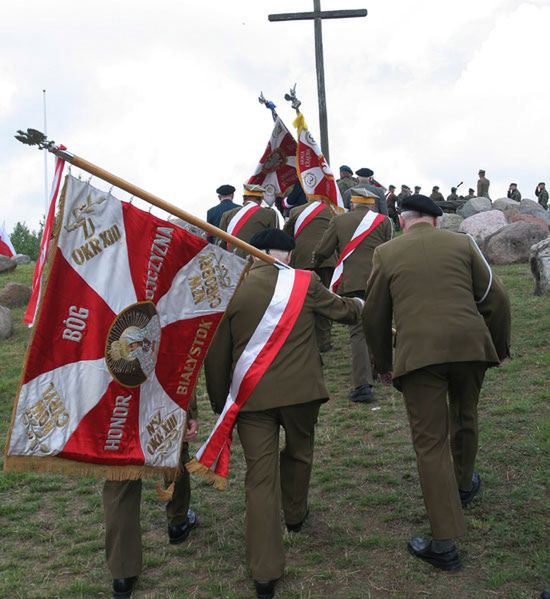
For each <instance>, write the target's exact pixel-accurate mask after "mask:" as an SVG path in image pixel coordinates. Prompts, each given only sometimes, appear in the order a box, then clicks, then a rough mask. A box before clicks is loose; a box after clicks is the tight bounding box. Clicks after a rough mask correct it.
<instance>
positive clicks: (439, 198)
mask: <svg viewBox="0 0 550 599" xmlns="http://www.w3.org/2000/svg"><path fill="white" fill-rule="evenodd" d="M430 200H432V202H444V201H445V197H444V196H443V194H442V193H441V192H440V191H439V186H438V185H434V186H433V188H432V193H431V194H430Z"/></svg>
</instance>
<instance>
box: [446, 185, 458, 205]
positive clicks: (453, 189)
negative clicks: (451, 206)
mask: <svg viewBox="0 0 550 599" xmlns="http://www.w3.org/2000/svg"><path fill="white" fill-rule="evenodd" d="M457 201H458V194H457V193H456V187H451V193H450V194H449V195H448V196H447V202H457Z"/></svg>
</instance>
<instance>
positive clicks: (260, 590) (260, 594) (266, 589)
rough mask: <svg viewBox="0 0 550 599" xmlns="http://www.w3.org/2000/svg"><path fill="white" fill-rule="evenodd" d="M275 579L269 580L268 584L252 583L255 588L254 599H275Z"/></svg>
mask: <svg viewBox="0 0 550 599" xmlns="http://www.w3.org/2000/svg"><path fill="white" fill-rule="evenodd" d="M277 580H278V579H277V578H276V579H275V580H270V581H269V582H258V581H257V580H255V581H254V586H255V587H256V597H257V598H258V599H273V597H275V584H276V583H277Z"/></svg>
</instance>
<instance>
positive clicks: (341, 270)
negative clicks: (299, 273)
mask: <svg viewBox="0 0 550 599" xmlns="http://www.w3.org/2000/svg"><path fill="white" fill-rule="evenodd" d="M351 192H352V195H351V198H350V199H351V212H348V213H346V214H341V215H338V216H336V217H335V218H334V219H333V220H332V221H331V223H330V225H329V226H328V228H327V230H326V232H325V234H324V235H323V238H322V239H321V241H320V242H319V244H318V245H317V247H316V248H315V258H314V265H315V267H317V266H320V265H321V264H322V263H323V261H324V260H326V259H327V258H329V257H330V256H332V255H333V254H334V252H335V251H336V253H337V254H338V261H337V262H336V268H335V270H334V274H333V277H332V281H331V283H330V288H331V290H332V291H334V292H335V293H339V294H340V295H344V296H347V297H359V298H363V297H364V295H365V288H366V286H367V280H368V278H369V276H370V272H371V268H372V255H373V253H374V250H375V248H376V247H377V246H379V245H380V244H381V243H384V242H385V241H389V240H390V239H391V238H392V235H393V228H392V224H391V221H390V219H389V218H388V217H387V216H384V215H383V214H378V212H377V210H376V205H377V203H378V195H377V194H376V193H374V192H372V191H370V190H369V189H366V188H365V187H354V188H353V189H352V190H351ZM349 333H350V344H351V355H352V379H353V386H354V388H353V390H352V391H351V392H350V394H349V396H348V398H349V399H350V401H354V402H369V401H372V399H373V391H372V385H373V376H372V368H371V363H370V356H369V351H368V347H367V343H366V341H365V335H364V333H363V328H362V326H361V325H360V324H352V325H351V326H350V329H349Z"/></svg>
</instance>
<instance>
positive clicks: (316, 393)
mask: <svg viewBox="0 0 550 599" xmlns="http://www.w3.org/2000/svg"><path fill="white" fill-rule="evenodd" d="M277 272H278V271H277V268H276V267H275V266H272V265H270V264H265V263H263V262H260V261H255V262H254V264H253V265H252V268H251V269H250V271H249V272H248V274H247V275H246V276H245V277H244V279H243V281H242V282H241V284H240V285H239V287H238V288H237V291H236V292H235V295H234V296H233V298H232V299H231V301H230V302H229V305H228V307H227V310H226V312H225V315H224V317H223V318H222V320H221V322H220V325H219V327H218V329H217V331H216V334H215V335H214V338H213V340H212V343H211V344H210V348H209V350H208V354H207V356H206V360H205V374H206V387H207V390H208V395H209V398H210V402H211V403H212V407H213V408H214V410H215V411H216V412H218V413H219V412H221V411H222V409H223V406H224V404H225V400H226V398H227V394H228V392H229V386H230V384H231V377H232V375H233V370H234V368H235V364H236V363H237V360H238V359H239V357H240V355H241V354H242V352H243V350H244V349H245V347H246V344H247V343H248V341H249V340H250V338H251V337H252V334H253V333H254V331H255V329H256V327H257V326H258V323H259V322H260V320H261V319H262V317H263V315H264V312H265V310H266V308H267V306H268V305H269V302H270V301H271V298H272V296H273V291H274V289H275V284H276V281H277ZM315 314H320V315H322V316H325V317H326V318H330V319H331V320H336V321H337V322H342V323H345V324H354V323H356V322H357V321H358V320H359V319H360V317H361V309H360V307H359V303H358V302H356V301H355V300H354V299H351V298H341V297H339V296H338V295H335V294H334V293H331V292H330V291H329V290H328V289H326V288H325V287H324V286H323V284H322V283H321V280H320V279H319V277H318V276H317V275H316V274H315V273H311V282H310V285H309V288H308V291H307V295H306V298H305V301H304V305H303V307H302V310H301V312H300V314H299V315H298V318H297V320H296V322H295V324H294V327H293V329H292V331H291V332H290V334H289V336H288V338H287V340H286V341H285V343H284V344H283V346H282V347H281V349H280V350H279V353H278V354H277V357H276V358H275V359H274V360H273V362H272V363H271V365H270V366H269V368H268V369H267V371H266V372H265V374H264V375H263V377H262V378H261V379H260V381H259V383H258V384H257V386H256V388H255V389H254V391H252V394H251V395H250V397H249V399H248V401H247V402H246V403H245V404H244V406H243V407H242V408H241V410H242V411H245V412H248V411H250V412H252V411H258V410H268V409H271V408H277V407H282V406H289V405H295V404H301V403H306V402H309V401H314V400H318V399H328V396H329V395H328V390H327V388H326V386H325V381H324V379H323V371H322V368H321V357H320V355H319V350H318V349H317V341H316V338H315V319H314V317H315Z"/></svg>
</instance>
